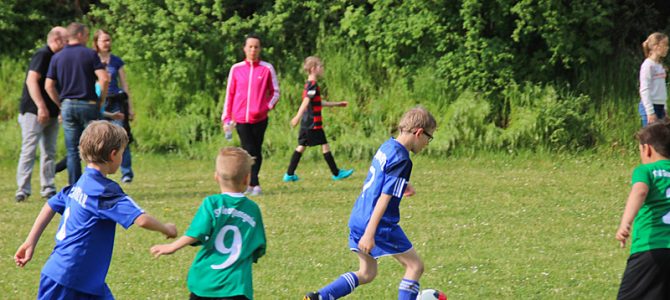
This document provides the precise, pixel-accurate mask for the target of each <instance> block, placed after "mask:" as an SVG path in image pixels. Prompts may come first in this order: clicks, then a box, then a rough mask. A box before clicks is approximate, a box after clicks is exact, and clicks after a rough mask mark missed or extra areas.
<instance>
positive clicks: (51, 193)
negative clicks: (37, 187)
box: [42, 191, 56, 200]
mask: <svg viewBox="0 0 670 300" xmlns="http://www.w3.org/2000/svg"><path fill="white" fill-rule="evenodd" d="M53 196H56V192H54V191H51V192H48V193H47V194H46V195H44V196H42V198H44V200H49V199H51V197H53Z"/></svg>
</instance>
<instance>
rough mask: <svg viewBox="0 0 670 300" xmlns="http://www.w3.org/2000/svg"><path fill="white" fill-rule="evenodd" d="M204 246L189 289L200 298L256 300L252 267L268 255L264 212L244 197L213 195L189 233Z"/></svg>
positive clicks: (190, 279)
mask: <svg viewBox="0 0 670 300" xmlns="http://www.w3.org/2000/svg"><path fill="white" fill-rule="evenodd" d="M186 235H187V236H190V237H193V238H195V239H197V240H198V241H199V244H202V249H200V251H199V252H198V254H197V255H196V257H195V260H194V261H193V264H192V265H191V269H190V270H189V272H188V278H187V282H188V289H189V290H190V291H191V292H192V293H194V294H196V295H198V296H200V297H232V296H238V295H243V296H245V297H247V298H249V299H253V296H254V295H253V284H252V276H251V264H252V263H254V262H256V261H257V260H258V258H260V257H261V256H263V254H265V245H266V242H265V229H264V228H263V218H262V217H261V211H260V209H259V208H258V205H256V203H255V202H253V201H251V200H249V199H248V198H246V197H245V196H244V195H243V194H239V193H238V194H232V193H225V194H219V195H212V196H209V197H207V198H205V200H204V201H203V202H202V204H201V205H200V208H199V209H198V212H197V213H196V214H195V216H194V217H193V221H192V222H191V225H190V226H189V228H188V230H187V231H186Z"/></svg>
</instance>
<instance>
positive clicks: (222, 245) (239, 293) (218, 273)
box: [151, 147, 266, 300]
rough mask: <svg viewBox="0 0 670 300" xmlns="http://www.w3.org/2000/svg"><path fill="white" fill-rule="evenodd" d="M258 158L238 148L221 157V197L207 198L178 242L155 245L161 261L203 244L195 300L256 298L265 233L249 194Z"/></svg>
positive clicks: (194, 272) (192, 277) (195, 270)
mask: <svg viewBox="0 0 670 300" xmlns="http://www.w3.org/2000/svg"><path fill="white" fill-rule="evenodd" d="M253 163H254V159H253V158H252V157H251V156H250V155H249V154H248V153H247V152H246V151H244V150H242V149H241V148H237V147H225V148H223V149H221V150H220V151H219V155H218V156H217V157H216V172H215V173H214V178H215V179H216V181H217V182H218V183H219V187H220V188H221V194H216V195H211V196H208V197H207V198H205V200H204V201H203V203H202V204H201V205H200V208H199V209H198V212H197V213H196V214H195V217H193V221H192V222H191V225H190V227H189V228H188V230H187V231H186V233H185V234H184V236H182V237H181V238H179V239H178V240H176V241H174V242H173V243H170V244H164V245H156V246H153V247H151V253H152V254H153V255H154V256H155V257H159V256H161V255H163V254H172V253H174V252H175V251H177V250H179V249H181V248H183V247H184V246H186V245H201V246H202V248H201V249H200V251H199V252H198V254H197V255H196V257H195V260H194V261H193V264H192V265H191V269H190V270H189V272H188V278H187V285H188V289H189V291H191V295H190V299H236V300H237V299H253V297H254V295H253V285H252V276H251V264H252V263H255V262H257V261H258V259H259V258H260V257H261V256H263V255H264V254H265V246H266V241H265V229H264V228H263V218H262V217H261V211H260V209H259V208H258V205H257V204H256V203H254V202H253V201H251V200H249V199H248V198H246V197H245V196H244V191H245V190H246V189H247V186H248V185H249V180H250V178H251V176H250V174H251V166H252V165H253Z"/></svg>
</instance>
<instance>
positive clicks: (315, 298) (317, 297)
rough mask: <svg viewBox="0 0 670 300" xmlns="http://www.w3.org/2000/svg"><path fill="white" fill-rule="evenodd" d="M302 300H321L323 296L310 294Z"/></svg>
mask: <svg viewBox="0 0 670 300" xmlns="http://www.w3.org/2000/svg"><path fill="white" fill-rule="evenodd" d="M302 300H321V295H319V292H309V293H307V295H305V297H303V298H302Z"/></svg>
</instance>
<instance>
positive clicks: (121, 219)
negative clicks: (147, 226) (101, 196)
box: [98, 195, 144, 229]
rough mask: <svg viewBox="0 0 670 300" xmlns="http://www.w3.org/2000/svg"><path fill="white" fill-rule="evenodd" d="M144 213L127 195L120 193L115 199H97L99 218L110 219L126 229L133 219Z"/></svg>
mask: <svg viewBox="0 0 670 300" xmlns="http://www.w3.org/2000/svg"><path fill="white" fill-rule="evenodd" d="M143 213H144V210H143V209H142V208H140V207H139V206H138V205H137V203H135V201H133V199H132V198H130V196H128V195H122V196H119V197H117V198H115V199H109V200H104V201H99V204H98V214H99V216H100V218H102V219H106V220H112V221H114V222H116V223H119V224H120V225H121V226H123V228H125V229H128V228H129V227H130V226H131V225H133V223H134V222H135V219H137V217H139V216H140V215H141V214H143Z"/></svg>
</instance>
